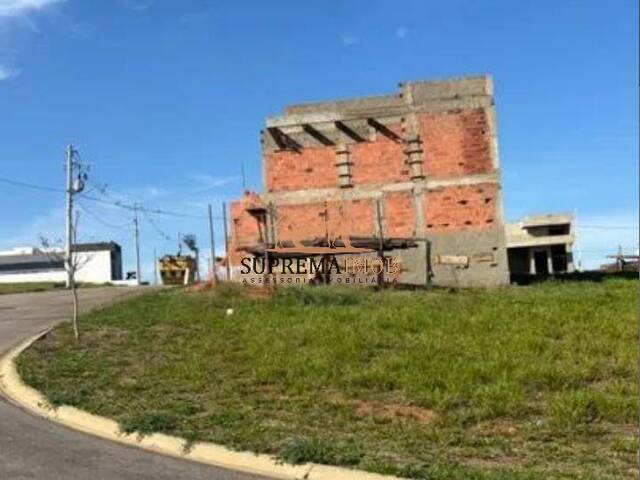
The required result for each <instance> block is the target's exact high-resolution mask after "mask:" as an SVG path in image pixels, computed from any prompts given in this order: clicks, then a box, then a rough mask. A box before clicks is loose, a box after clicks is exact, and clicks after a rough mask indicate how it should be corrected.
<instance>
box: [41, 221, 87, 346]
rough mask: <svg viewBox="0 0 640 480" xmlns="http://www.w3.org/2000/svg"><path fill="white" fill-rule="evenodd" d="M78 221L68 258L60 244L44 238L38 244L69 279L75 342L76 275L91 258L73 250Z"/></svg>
mask: <svg viewBox="0 0 640 480" xmlns="http://www.w3.org/2000/svg"><path fill="white" fill-rule="evenodd" d="M78 219H79V217H78V216H76V221H75V225H74V226H73V245H72V247H71V255H69V256H67V255H65V254H64V253H62V248H61V247H60V244H61V243H62V242H60V241H58V242H51V241H49V240H48V239H47V238H46V237H43V236H41V237H40V244H41V245H42V247H43V252H44V253H45V254H46V255H47V256H48V257H49V258H50V259H51V260H52V261H56V262H59V261H60V260H63V261H64V266H65V271H66V272H67V275H68V277H67V278H68V279H69V291H70V292H71V298H72V305H73V311H72V315H71V324H72V326H73V336H74V338H75V340H76V342H77V341H78V340H79V339H80V330H79V328H78V312H79V302H78V282H77V281H76V273H77V272H78V271H79V270H81V269H82V267H84V266H85V265H86V264H87V263H88V262H89V261H90V260H91V257H92V255H91V254H90V253H88V252H87V253H86V254H84V255H79V252H78V251H76V249H75V248H74V245H75V244H76V242H75V239H76V232H77V231H78V230H77V229H78Z"/></svg>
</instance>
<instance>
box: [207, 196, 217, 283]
mask: <svg viewBox="0 0 640 480" xmlns="http://www.w3.org/2000/svg"><path fill="white" fill-rule="evenodd" d="M208 210H209V240H210V241H211V282H212V283H216V280H217V278H216V240H215V237H214V235H213V213H212V209H211V204H209V209H208Z"/></svg>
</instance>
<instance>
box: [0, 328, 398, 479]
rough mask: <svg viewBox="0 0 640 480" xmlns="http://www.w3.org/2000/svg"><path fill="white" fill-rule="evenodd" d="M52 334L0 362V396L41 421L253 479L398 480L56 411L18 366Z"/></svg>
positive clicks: (74, 411)
mask: <svg viewBox="0 0 640 480" xmlns="http://www.w3.org/2000/svg"><path fill="white" fill-rule="evenodd" d="M50 330H51V329H48V330H46V331H44V332H41V333H39V334H37V335H35V336H33V337H31V338H29V339H27V340H25V341H23V342H22V343H20V344H19V345H18V346H16V347H14V348H13V349H12V350H10V351H9V353H7V354H6V355H5V356H4V357H2V359H0V393H2V394H3V395H4V396H5V397H6V398H7V399H8V400H9V401H11V402H12V403H14V404H15V405H17V406H19V407H21V408H23V409H25V410H28V411H29V412H32V413H34V414H36V415H38V416H40V417H43V418H46V419H47V420H51V421H53V422H56V423H59V424H61V425H64V426H65V427H68V428H72V429H74V430H79V431H81V432H84V433H88V434H90V435H95V436H97V437H101V438H104V439H107V440H111V441H114V442H119V443H123V444H125V445H130V446H134V447H138V448H142V449H144V450H149V451H152V452H156V453H160V454H163V455H169V456H172V457H177V458H181V459H185V460H192V461H195V462H200V463H206V464H209V465H215V466H217V467H222V468H227V469H230V470H238V471H241V472H247V473H251V474H255V475H264V476H267V477H273V478H279V479H286V480H299V479H308V480H336V479H340V480H392V479H395V480H398V477H392V476H386V475H379V474H375V473H368V472H363V471H359V470H350V469H347V468H341V467H332V466H329V465H319V464H315V463H307V464H303V465H288V464H282V463H278V462H277V461H276V459H275V458H274V457H271V456H269V455H263V454H254V453H251V452H238V451H234V450H230V449H228V448H226V447H223V446H221V445H216V444H214V443H195V444H194V445H193V446H191V448H189V449H188V450H186V449H185V446H186V445H187V442H186V440H184V439H182V438H178V437H172V436H169V435H164V434H160V433H154V434H152V435H146V436H144V437H140V436H139V435H137V434H124V433H122V432H121V431H120V428H119V426H118V424H117V422H115V421H113V420H109V419H108V418H104V417H99V416H97V415H93V414H91V413H88V412H85V411H83V410H80V409H77V408H74V407H68V406H61V407H58V408H56V409H53V408H52V407H51V406H50V405H49V403H48V402H47V400H46V398H45V397H44V396H43V395H42V394H41V393H40V392H38V391H37V390H35V389H33V388H31V387H29V386H28V385H26V384H25V383H24V382H23V381H22V379H21V378H20V375H19V374H18V370H17V368H16V364H15V360H16V358H17V357H18V355H20V354H21V353H22V352H23V351H24V350H26V349H27V348H29V347H30V346H31V344H33V343H34V342H35V341H36V340H38V339H40V338H41V337H43V336H44V335H46V334H47V333H48V332H49V331H50Z"/></svg>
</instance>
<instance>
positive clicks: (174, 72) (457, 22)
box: [0, 0, 638, 276]
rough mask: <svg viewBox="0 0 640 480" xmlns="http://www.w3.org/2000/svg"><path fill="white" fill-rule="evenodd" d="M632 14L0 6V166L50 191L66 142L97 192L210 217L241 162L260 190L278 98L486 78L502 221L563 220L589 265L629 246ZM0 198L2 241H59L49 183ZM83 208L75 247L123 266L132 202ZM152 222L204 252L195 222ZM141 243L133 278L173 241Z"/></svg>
mask: <svg viewBox="0 0 640 480" xmlns="http://www.w3.org/2000/svg"><path fill="white" fill-rule="evenodd" d="M637 8H638V7H637V2H635V1H632V0H628V1H626V0H616V1H611V2H600V1H583V2H577V1H557V0H556V1H518V2H514V1H506V0H505V1H497V0H496V1H492V0H487V1H482V2H481V1H466V0H465V1H461V0H457V1H456V0H454V1H425V0H415V1H394V2H391V1H372V0H367V1H364V0H361V1H356V0H353V1H337V0H336V1H325V2H300V1H295V2H294V1H284V0H283V1H273V2H262V1H244V2H241V1H221V0H217V1H215V2H214V1H204V0H201V1H196V0H181V1H177V0H175V1H169V0H155V1H154V0H111V1H100V2H98V1H80V0H0V112H1V113H2V119H3V120H2V121H1V122H0V177H5V178H12V179H16V180H22V181H26V182H31V183H35V184H39V185H46V186H53V187H62V186H63V182H64V172H63V168H62V165H63V160H64V148H65V145H66V144H68V143H73V144H74V145H75V146H76V147H77V148H78V150H79V151H80V154H81V156H82V158H83V160H85V161H86V162H88V163H89V164H90V168H91V170H90V186H89V189H93V190H92V191H93V192H94V193H97V192H96V190H95V189H96V187H97V186H98V185H101V184H102V185H104V184H106V185H108V191H109V192H110V195H112V197H113V198H121V199H124V200H127V201H139V202H142V203H143V204H144V205H146V206H148V207H151V208H165V209H171V210H174V211H175V210H177V211H180V212H185V213H195V214H197V215H204V214H205V213H206V210H205V208H206V204H207V203H209V202H211V203H213V205H214V209H215V212H216V215H219V214H220V213H219V212H220V204H221V202H222V201H225V200H230V199H232V198H234V197H237V196H238V194H239V193H240V191H241V181H240V165H241V164H244V166H245V170H246V172H247V182H248V185H249V186H250V187H251V188H253V189H257V190H260V189H261V185H262V179H261V167H260V149H259V135H258V133H259V130H260V129H261V127H262V125H263V121H264V118H265V117H266V116H268V115H273V114H277V113H279V112H280V111H281V110H282V108H283V107H284V106H285V105H286V104H288V103H295V102H302V101H314V100H326V99H333V98H341V97H347V98H348V97H352V96H362V95H370V94H377V93H388V92H394V91H395V90H396V88H397V83H398V82H399V81H403V80H417V79H430V78H443V77H449V76H459V75H467V74H477V73H490V74H492V75H493V77H494V82H495V91H496V104H497V113H498V125H499V142H500V144H499V147H500V157H501V167H502V179H503V189H504V207H505V214H506V216H507V218H509V219H517V218H518V217H520V216H522V215H524V214H532V213H544V212H555V211H568V212H574V211H577V212H578V217H579V222H580V223H581V224H582V225H584V228H582V229H581V230H580V233H581V242H580V243H581V247H582V250H583V251H584V253H583V257H584V263H585V264H586V265H588V266H595V265H598V264H599V263H600V262H601V261H602V260H603V257H604V255H605V254H607V253H611V252H612V251H613V250H615V248H616V246H617V245H618V244H621V245H623V247H625V249H626V250H627V251H635V249H636V248H637V243H638V238H637V237H638V234H637V231H636V230H634V229H631V228H620V227H633V226H635V225H637V223H638V24H637V18H638V11H637ZM91 182H93V185H94V186H91ZM0 199H1V200H2V201H1V202H0V218H1V220H0V248H5V247H12V246H16V245H24V244H33V243H37V239H38V236H39V235H45V236H47V237H49V238H59V237H62V234H63V225H64V224H63V205H64V204H63V198H62V195H61V194H59V193H55V192H43V191H32V190H27V189H21V188H16V187H11V186H8V185H3V184H0ZM84 207H85V208H86V209H87V210H88V211H89V213H87V212H84V211H83V212H82V213H81V214H80V234H79V235H80V238H81V239H82V240H103V239H114V240H116V241H118V242H120V243H121V244H122V245H123V248H124V250H125V261H126V265H125V268H126V269H133V262H132V255H131V253H132V244H133V240H132V234H131V228H130V224H131V213H130V212H127V211H123V210H120V209H118V208H110V207H109V206H106V205H100V204H95V203H91V202H89V201H85V202H84ZM95 216H97V217H98V218H100V219H101V220H102V222H103V223H108V224H110V225H111V227H108V226H106V225H104V224H103V223H99V222H98V221H97V220H96V219H95V218H94V217H95ZM152 218H153V219H154V221H155V223H156V227H158V229H160V230H161V231H163V232H164V233H166V234H167V235H168V236H176V235H177V234H178V232H182V233H185V232H193V233H195V234H196V235H197V236H198V238H199V240H200V243H201V244H202V245H203V247H206V246H208V237H207V235H208V234H207V231H208V230H207V225H206V222H205V221H204V220H203V219H182V218H178V219H172V218H169V217H162V216H153V217H152ZM602 226H604V227H616V228H604V229H603V228H599V227H602ZM112 227H118V228H112ZM216 229H217V230H218V232H219V234H218V238H217V243H218V245H219V246H220V245H221V244H222V238H221V224H220V222H219V221H217V222H216ZM142 245H143V249H142V255H143V265H144V266H145V270H146V275H147V276H148V275H149V272H150V271H151V265H152V260H153V257H152V255H153V249H154V248H156V249H157V251H158V252H159V253H164V252H167V251H172V250H175V242H174V241H171V240H166V239H164V238H163V237H162V236H160V234H158V232H157V230H156V228H154V227H153V226H152V225H151V224H150V223H149V222H148V221H147V220H146V219H143V221H142Z"/></svg>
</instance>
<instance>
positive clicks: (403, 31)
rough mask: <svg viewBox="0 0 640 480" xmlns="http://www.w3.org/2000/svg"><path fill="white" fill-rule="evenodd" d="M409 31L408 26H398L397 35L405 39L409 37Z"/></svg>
mask: <svg viewBox="0 0 640 480" xmlns="http://www.w3.org/2000/svg"><path fill="white" fill-rule="evenodd" d="M408 33H409V30H408V29H407V27H398V28H397V29H396V37H398V38H399V39H400V40H404V39H405V38H407V34H408Z"/></svg>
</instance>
